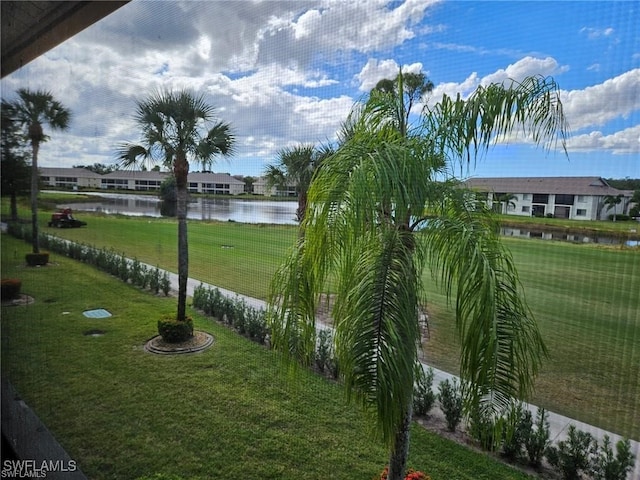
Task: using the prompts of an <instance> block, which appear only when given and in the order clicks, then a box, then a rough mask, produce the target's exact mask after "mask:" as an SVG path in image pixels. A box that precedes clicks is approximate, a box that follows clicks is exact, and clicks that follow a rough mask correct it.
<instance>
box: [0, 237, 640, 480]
mask: <svg viewBox="0 0 640 480" xmlns="http://www.w3.org/2000/svg"><path fill="white" fill-rule="evenodd" d="M12 227H14V228H12ZM16 230H18V231H16ZM8 233H10V234H12V235H13V236H15V237H17V238H22V239H24V240H26V241H29V239H30V232H29V231H28V229H27V228H18V229H16V228H15V226H14V225H12V226H10V227H9V229H8ZM25 235H26V236H25ZM41 236H42V241H41V243H42V244H43V248H49V249H50V250H52V251H56V253H59V254H62V255H65V256H67V257H70V258H73V259H76V260H80V261H84V262H87V263H90V264H94V265H95V266H97V267H98V268H99V269H101V270H106V271H107V272H108V273H111V274H113V275H115V276H117V277H120V278H121V279H122V280H124V281H125V282H126V281H128V280H130V281H131V282H132V283H134V284H136V282H135V278H132V276H131V274H130V273H128V274H127V273H125V274H124V275H122V273H123V267H124V266H125V265H127V266H128V267H129V268H131V267H132V266H133V265H136V266H137V268H142V270H143V271H144V272H145V273H146V274H147V275H149V276H151V277H152V278H153V279H154V280H155V282H152V283H155V284H152V285H148V284H147V283H146V282H145V284H143V285H140V286H141V287H142V288H143V289H145V288H149V287H151V290H152V291H153V290H155V293H156V294H157V293H159V290H161V289H162V290H163V292H164V294H165V295H168V294H169V291H170V290H174V291H175V290H176V289H177V286H178V275H177V274H175V273H172V272H169V271H166V270H162V269H159V268H158V267H153V266H151V265H148V264H145V263H142V262H139V261H138V260H137V259H129V258H126V257H125V256H124V255H118V254H116V253H115V252H113V251H105V250H98V249H96V248H94V247H92V246H88V245H83V244H76V243H74V242H71V241H69V240H65V239H60V238H58V237H56V236H54V235H49V234H42V235H41ZM105 256H106V261H104V257H105ZM94 259H100V260H103V261H100V260H98V261H95V260H94ZM161 283H162V284H163V285H160V284H161ZM147 285H148V286H147ZM199 288H200V289H210V290H217V291H218V292H219V293H220V294H221V295H222V296H223V297H224V298H226V299H228V300H230V301H231V302H233V303H235V304H237V305H241V306H243V307H244V308H245V309H246V310H249V311H251V313H259V312H261V311H262V312H264V311H265V310H266V308H267V304H266V302H265V301H263V300H259V299H256V298H252V297H248V296H246V295H242V294H238V293H236V292H233V291H231V290H227V289H225V288H221V287H218V286H215V285H211V284H207V283H204V282H201V281H199V280H196V279H193V278H189V279H188V280H187V295H188V296H191V297H192V298H193V297H194V293H195V292H196V291H197V289H199ZM316 328H317V329H318V330H332V327H331V326H330V325H327V324H325V323H323V322H321V321H317V322H316ZM241 333H242V332H241ZM259 341H260V342H261V343H264V338H262V339H260V340H259ZM422 367H423V369H424V370H425V371H426V370H427V369H431V370H432V371H433V373H434V378H433V386H432V388H433V389H434V392H435V391H436V390H437V386H438V385H439V384H440V382H444V381H445V380H449V381H450V382H452V381H453V380H454V379H456V380H457V381H459V378H458V377H457V376H455V375H452V374H450V373H447V372H444V371H442V370H438V369H436V368H433V367H430V366H429V365H427V364H426V363H424V362H422ZM435 393H437V392H435ZM524 407H525V408H527V409H528V410H529V411H531V413H532V415H533V417H534V418H535V417H536V415H537V413H538V407H537V406H535V405H531V404H527V403H525V404H524ZM434 408H438V407H437V406H434ZM545 413H546V418H547V421H548V423H549V431H550V440H551V442H552V444H558V442H561V441H565V440H567V439H568V438H569V427H570V426H574V427H575V428H576V429H577V430H580V431H583V432H587V433H589V434H590V435H591V436H592V437H593V438H594V439H595V440H596V441H597V442H598V444H602V442H603V441H604V438H605V436H608V437H609V438H610V440H611V443H612V444H613V445H615V444H616V443H617V442H618V441H620V440H624V437H622V436H620V435H618V434H616V433H612V432H608V431H606V430H604V429H601V428H598V427H595V426H593V425H589V424H587V423H584V422H580V421H577V420H574V419H571V418H569V417H565V416H563V415H559V414H557V413H553V412H549V411H547V410H545ZM629 442H630V446H631V453H632V454H633V455H634V457H635V459H636V462H635V467H634V470H633V471H632V475H631V478H640V461H638V460H639V459H640V442H638V441H635V440H629Z"/></svg>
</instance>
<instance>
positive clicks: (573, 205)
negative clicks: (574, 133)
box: [464, 177, 633, 220]
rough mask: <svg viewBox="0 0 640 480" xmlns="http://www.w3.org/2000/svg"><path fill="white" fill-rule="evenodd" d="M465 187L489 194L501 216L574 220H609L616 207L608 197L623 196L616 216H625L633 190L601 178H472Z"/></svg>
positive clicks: (488, 197) (488, 201) (490, 203)
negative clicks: (549, 217) (610, 202)
mask: <svg viewBox="0 0 640 480" xmlns="http://www.w3.org/2000/svg"><path fill="white" fill-rule="evenodd" d="M464 185H465V186H466V187H468V188H470V189H471V190H475V191H477V192H482V193H486V195H487V197H486V198H487V204H488V205H489V206H490V207H492V208H494V209H496V210H497V211H499V212H501V213H505V214H507V215H521V216H550V215H553V216H554V217H557V218H570V219H574V220H606V219H607V218H608V216H609V215H611V214H613V213H614V208H613V207H609V206H608V205H606V204H605V203H604V202H605V198H606V197H607V196H617V195H622V202H621V204H620V205H618V206H617V207H616V211H615V212H616V213H618V214H620V213H625V210H626V209H627V207H628V206H629V202H630V200H631V197H632V195H633V192H632V191H628V190H618V189H616V188H613V187H612V186H610V185H609V184H608V183H607V181H606V180H605V179H603V178H601V177H522V178H515V177H512V178H470V179H468V180H467V181H465V182H464Z"/></svg>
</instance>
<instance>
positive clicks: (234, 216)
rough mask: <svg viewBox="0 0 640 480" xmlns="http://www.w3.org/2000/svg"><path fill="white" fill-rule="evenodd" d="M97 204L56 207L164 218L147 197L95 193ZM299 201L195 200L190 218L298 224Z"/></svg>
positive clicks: (156, 203) (153, 199)
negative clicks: (97, 197)
mask: <svg viewBox="0 0 640 480" xmlns="http://www.w3.org/2000/svg"><path fill="white" fill-rule="evenodd" d="M95 195H97V196H99V197H100V198H99V199H96V201H95V202H80V203H63V204H59V205H57V208H71V209H73V210H74V211H75V212H101V213H106V214H120V215H129V216H138V217H142V216H147V217H161V216H163V214H162V212H161V207H162V202H161V201H160V200H159V199H158V198H156V197H154V196H148V195H135V194H119V193H96V194H95ZM297 208H298V203H297V202H296V201H286V200H283V201H274V200H242V199H234V198H229V199H226V198H195V199H192V200H191V201H190V202H189V206H188V209H187V218H190V219H192V220H220V221H224V222H226V221H232V222H241V223H268V224H280V225H295V224H296V223H297V222H296V209H297Z"/></svg>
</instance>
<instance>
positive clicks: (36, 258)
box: [25, 252, 49, 267]
mask: <svg viewBox="0 0 640 480" xmlns="http://www.w3.org/2000/svg"><path fill="white" fill-rule="evenodd" d="M25 260H26V261H27V265H29V266H30V267H39V266H42V265H46V264H47V263H49V252H40V253H27V254H26V255H25Z"/></svg>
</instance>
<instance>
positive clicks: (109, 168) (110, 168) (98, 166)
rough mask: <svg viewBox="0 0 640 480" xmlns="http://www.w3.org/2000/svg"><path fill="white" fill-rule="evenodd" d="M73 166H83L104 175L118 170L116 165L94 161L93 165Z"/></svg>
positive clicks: (76, 166) (75, 166)
mask: <svg viewBox="0 0 640 480" xmlns="http://www.w3.org/2000/svg"><path fill="white" fill-rule="evenodd" d="M73 168H84V169H85V170H89V171H91V172H94V173H97V174H99V175H106V174H107V173H111V172H115V171H116V170H118V165H117V164H113V165H104V164H102V163H94V164H93V165H74V166H73Z"/></svg>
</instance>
